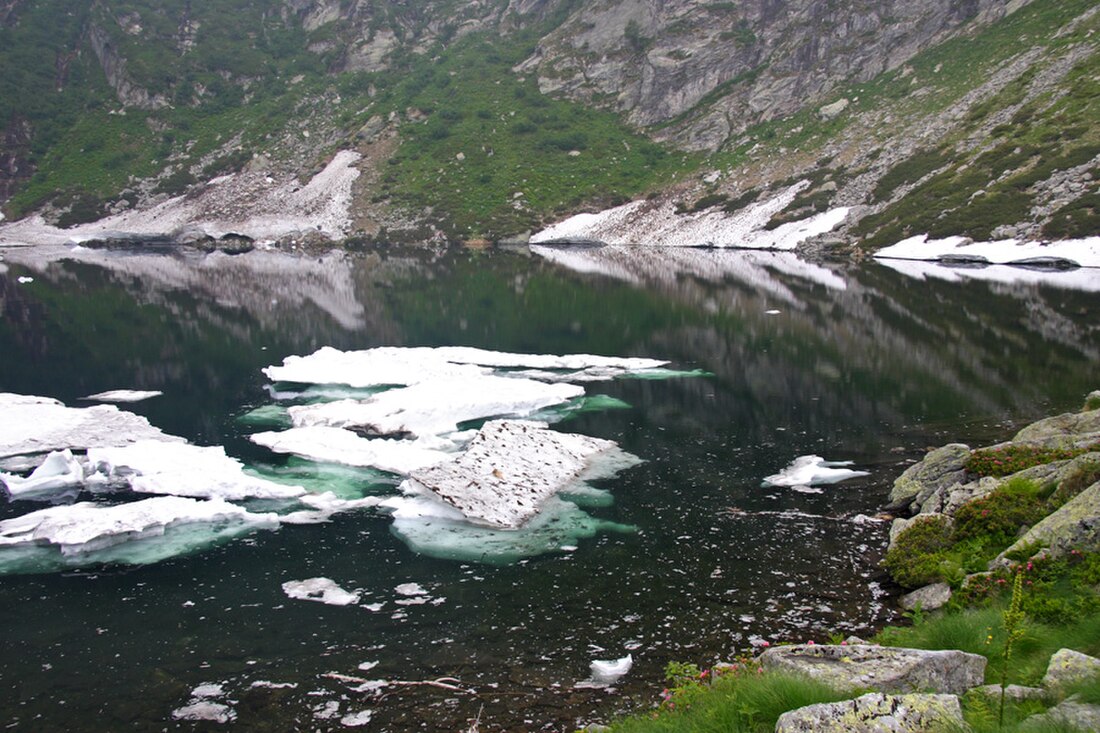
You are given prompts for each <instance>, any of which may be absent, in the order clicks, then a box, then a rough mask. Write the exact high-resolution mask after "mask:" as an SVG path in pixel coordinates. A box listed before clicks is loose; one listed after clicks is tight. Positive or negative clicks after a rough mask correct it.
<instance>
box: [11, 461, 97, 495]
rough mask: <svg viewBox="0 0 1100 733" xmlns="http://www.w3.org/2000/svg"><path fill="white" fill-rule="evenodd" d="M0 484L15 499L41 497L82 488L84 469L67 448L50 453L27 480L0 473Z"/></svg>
mask: <svg viewBox="0 0 1100 733" xmlns="http://www.w3.org/2000/svg"><path fill="white" fill-rule="evenodd" d="M0 483H3V484H4V485H5V486H7V488H8V493H9V494H10V495H11V497H12V498H13V499H26V498H30V497H40V496H43V495H45V494H50V493H53V492H57V491H68V490H71V489H74V488H77V487H79V486H82V485H83V484H84V469H83V467H82V466H81V465H80V461H78V460H76V458H74V457H73V452H72V451H71V450H69V449H68V448H66V449H65V450H63V451H54V452H52V453H50V454H49V455H48V456H47V457H46V460H45V461H43V462H42V465H40V466H39V467H38V468H36V469H34V471H33V472H31V475H30V476H27V477H26V478H23V477H21V476H16V475H14V474H10V473H4V472H2V471H0Z"/></svg>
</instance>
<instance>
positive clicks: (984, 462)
mask: <svg viewBox="0 0 1100 733" xmlns="http://www.w3.org/2000/svg"><path fill="white" fill-rule="evenodd" d="M1098 447H1100V444H1094V445H1093V446H1091V447H1088V448H1042V447H1038V446H1031V445H1008V446H1005V447H1003V448H980V449H978V450H976V451H974V452H972V453H971V454H970V457H969V458H968V459H967V460H966V470H967V471H968V472H969V473H973V474H976V475H978V476H997V477H1000V476H1010V475H1012V474H1014V473H1017V472H1019V471H1023V470H1024V469H1027V468H1031V467H1033V466H1040V465H1042V464H1044V463H1050V462H1052V461H1064V460H1066V459H1069V458H1076V457H1077V456H1079V455H1081V454H1083V453H1087V452H1089V451H1090V450H1094V449H1096V448H1098Z"/></svg>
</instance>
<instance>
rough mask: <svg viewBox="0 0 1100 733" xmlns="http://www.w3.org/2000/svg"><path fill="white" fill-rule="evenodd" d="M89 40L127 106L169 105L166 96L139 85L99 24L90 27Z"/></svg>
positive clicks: (108, 79)
mask: <svg viewBox="0 0 1100 733" xmlns="http://www.w3.org/2000/svg"><path fill="white" fill-rule="evenodd" d="M88 40H89V41H90V43H91V44H92V50H93V51H95V55H96V58H98V59H99V65H100V66H101V67H102V68H103V74H104V75H105V76H106V77H107V83H108V84H110V85H111V88H112V89H114V90H115V95H116V96H117V97H118V101H119V102H121V103H122V104H123V105H125V106H127V107H138V108H140V109H159V108H161V107H167V106H168V100H167V99H165V98H164V97H161V96H158V95H154V94H150V93H149V90H147V89H145V88H144V87H141V86H139V85H138V84H137V83H136V82H134V80H133V79H132V78H131V77H130V74H129V73H128V72H127V70H126V65H127V64H126V59H124V58H123V57H122V55H121V54H120V53H119V52H118V49H117V48H115V45H114V43H112V41H111V38H110V36H109V35H108V34H107V33H106V32H105V31H104V30H103V29H102V28H101V27H99V26H98V25H96V24H94V23H93V24H92V25H91V27H90V28H89V29H88Z"/></svg>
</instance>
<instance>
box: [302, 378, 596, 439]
mask: <svg viewBox="0 0 1100 733" xmlns="http://www.w3.org/2000/svg"><path fill="white" fill-rule="evenodd" d="M583 394H584V388H583V387H580V386H577V385H572V384H546V383H544V382H539V381H535V380H533V379H518V378H510V377H498V376H493V375H477V376H472V377H466V378H444V379H439V380H432V381H430V382H419V383H417V384H414V385H412V386H409V387H402V388H399V389H393V390H389V391H386V392H381V393H379V394H377V395H374V396H371V397H369V398H367V399H365V400H340V401H338V402H328V403H321V404H316V405H297V406H294V407H291V408H290V409H289V410H288V412H289V414H290V419H291V421H292V422H293V424H294V425H295V427H312V426H315V425H325V426H329V427H363V428H367V429H368V430H370V431H371V432H373V433H377V434H379V435H401V434H407V435H412V436H417V437H419V436H426V435H442V434H445V433H451V432H455V431H457V430H458V426H459V424H460V423H464V422H468V421H471V420H477V419H483V418H487V417H496V416H500V415H509V416H513V417H526V416H527V415H530V414H531V413H533V412H535V411H536V410H539V409H542V408H545V407H549V406H551V405H558V404H562V403H565V402H568V401H569V400H571V399H573V398H576V397H580V396H581V395H583Z"/></svg>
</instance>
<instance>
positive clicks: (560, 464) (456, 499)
mask: <svg viewBox="0 0 1100 733" xmlns="http://www.w3.org/2000/svg"><path fill="white" fill-rule="evenodd" d="M637 462H638V459H637V458H635V457H634V456H631V455H630V454H629V453H626V452H624V451H623V450H621V449H620V448H619V447H618V446H617V445H616V444H615V443H613V442H612V441H610V440H601V439H599V438H590V437H588V436H585V435H576V434H572V433H559V432H555V431H553V430H548V429H546V426H545V425H543V424H540V423H534V422H521V421H513V420H493V421H491V422H487V423H485V425H484V426H482V428H481V430H479V431H478V434H477V435H476V436H474V438H473V440H471V441H470V444H469V446H468V447H467V449H466V452H465V453H463V454H462V455H460V456H459V457H458V458H457V459H455V460H454V461H449V462H447V463H441V464H439V465H437V466H431V467H429V468H425V469H423V470H420V471H415V472H413V473H412V474H411V475H410V477H409V480H410V481H412V482H414V483H415V484H419V485H420V486H423V487H424V488H426V489H428V490H429V491H431V492H433V493H434V494H436V495H437V496H438V497H439V498H441V499H443V501H445V502H447V503H448V504H450V505H451V506H453V507H455V508H456V509H458V510H459V511H460V512H462V514H463V515H464V516H465V517H466V518H467V519H469V520H471V521H473V522H476V523H479V524H484V525H487V526H491V527H499V528H502V529H516V528H518V527H521V526H523V525H524V524H525V523H526V522H527V521H528V520H530V519H531V518H532V517H534V516H535V515H536V514H537V513H538V512H539V507H540V505H541V504H542V502H543V501H545V500H546V499H548V498H549V497H551V496H553V495H554V494H556V493H558V492H559V491H561V490H563V489H565V488H567V487H568V486H570V485H572V484H573V483H574V482H576V481H578V480H579V479H581V477H582V476H586V475H588V476H590V477H591V473H592V471H594V470H595V471H596V472H597V473H600V474H601V475H609V474H610V473H614V472H615V471H617V470H619V469H621V468H624V467H626V466H629V465H633V464H634V463H637ZM597 464H598V466H597Z"/></svg>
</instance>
